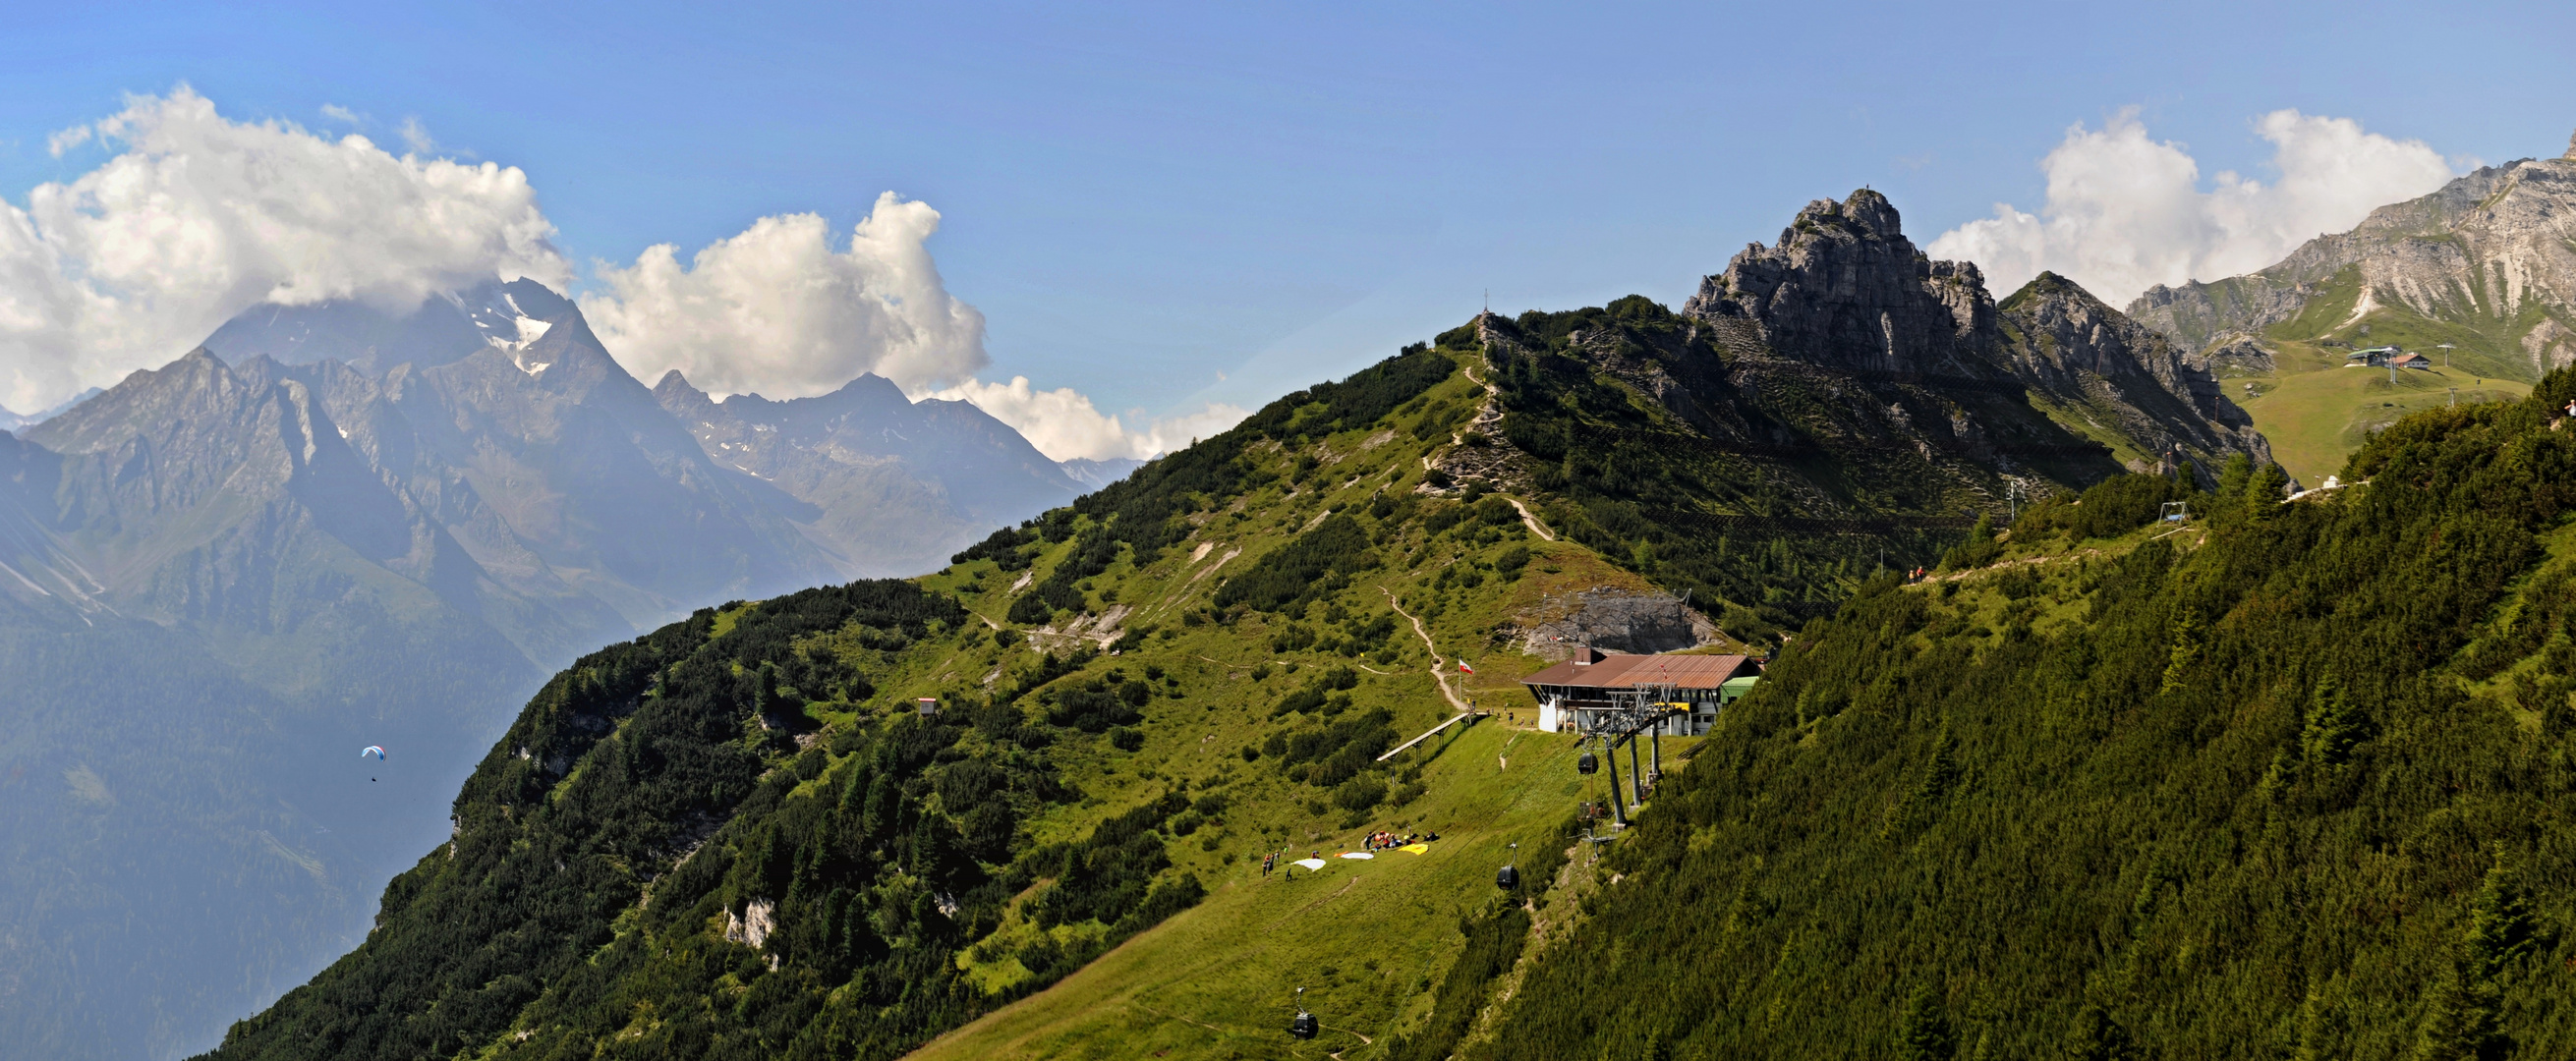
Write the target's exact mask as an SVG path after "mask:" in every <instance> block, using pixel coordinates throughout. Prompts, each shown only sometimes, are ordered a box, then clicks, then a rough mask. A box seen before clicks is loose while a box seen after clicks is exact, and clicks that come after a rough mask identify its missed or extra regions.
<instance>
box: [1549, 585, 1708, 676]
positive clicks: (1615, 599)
mask: <svg viewBox="0 0 2576 1061" xmlns="http://www.w3.org/2000/svg"><path fill="white" fill-rule="evenodd" d="M1548 604H1549V605H1550V606H1551V607H1558V608H1562V609H1563V611H1562V614H1560V615H1558V616H1556V617H1554V618H1548V619H1542V620H1539V621H1536V622H1532V623H1529V624H1528V625H1526V626H1524V627H1523V628H1522V629H1521V631H1520V636H1519V638H1518V639H1517V640H1518V641H1519V642H1520V646H1519V647H1520V650H1521V651H1523V652H1527V653H1530V654H1532V655H1535V656H1539V657H1541V658H1543V659H1547V660H1550V661H1555V660H1562V659H1565V658H1566V657H1567V656H1569V655H1571V654H1572V653H1573V651H1574V650H1575V649H1577V648H1582V647H1584V646H1587V645H1588V646H1591V647H1593V648H1599V649H1605V650H1608V651H1612V652H1638V653H1651V652H1673V651H1678V650H1680V649H1685V648H1691V647H1694V646H1697V645H1700V644H1704V643H1706V642H1708V641H1710V640H1712V639H1713V638H1714V637H1715V635H1716V633H1717V628H1716V627H1715V626H1713V625H1711V624H1710V623H1709V621H1708V620H1706V619H1704V618H1701V617H1700V615H1699V613H1697V612H1694V611H1691V610H1690V609H1689V608H1688V607H1687V606H1685V605H1683V604H1682V600H1681V598H1679V597H1676V596H1673V595H1672V594H1669V593H1660V592H1643V593H1641V592H1638V591H1635V590H1626V589H1614V588H1608V587H1604V588H1601V589H1587V590H1583V591H1581V592H1579V593H1576V594H1573V595H1572V599H1571V600H1564V601H1557V600H1551V601H1549V602H1548Z"/></svg>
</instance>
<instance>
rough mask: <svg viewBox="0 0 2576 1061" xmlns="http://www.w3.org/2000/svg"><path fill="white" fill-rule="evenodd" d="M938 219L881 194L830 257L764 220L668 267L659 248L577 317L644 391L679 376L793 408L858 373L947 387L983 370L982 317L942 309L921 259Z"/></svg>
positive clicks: (919, 206)
mask: <svg viewBox="0 0 2576 1061" xmlns="http://www.w3.org/2000/svg"><path fill="white" fill-rule="evenodd" d="M937 231H939V211H937V210H933V209H931V208H930V206H929V204H927V203H920V202H905V201H903V200H902V199H901V198H900V197H898V196H897V195H895V193H893V192H887V193H885V194H884V195H881V196H878V197H877V202H876V208H875V209H874V210H873V211H871V212H870V213H869V214H868V217H867V220H864V221H861V222H859V224H858V227H857V228H856V229H854V230H852V232H851V233H850V241H849V245H848V248H847V249H845V250H837V251H836V250H834V249H833V247H832V238H831V236H832V234H831V231H830V228H829V226H828V225H827V224H826V223H825V222H824V220H823V219H822V218H821V217H820V216H817V215H814V214H791V215H787V216H783V217H764V218H761V219H760V220H758V221H755V222H752V224H751V227H750V228H747V229H744V230H743V232H742V234H740V235H737V236H732V237H729V238H726V239H721V240H718V241H716V242H714V243H711V244H708V245H707V246H706V247H705V248H704V249H701V250H699V251H698V252H697V253H696V254H694V255H691V256H690V259H689V264H688V265H686V266H683V265H681V264H680V257H679V248H677V247H675V246H672V245H671V244H667V243H665V244H661V245H659V246H655V247H650V248H647V249H646V250H645V251H644V253H643V254H642V255H640V256H638V257H637V258H636V259H635V264H633V265H629V266H624V267H620V266H615V265H610V264H606V263H601V264H599V265H597V266H595V271H596V273H597V275H598V278H599V281H600V285H601V290H599V291H597V292H594V293H592V294H588V295H584V296H582V297H581V299H580V303H581V312H582V314H583V315H584V316H586V317H588V318H590V326H591V328H592V329H593V330H594V331H597V332H598V333H599V338H600V340H601V341H602V342H605V343H607V344H608V347H609V349H611V350H613V351H616V353H617V359H618V360H619V361H621V362H624V363H625V365H626V367H627V368H628V369H629V370H632V371H633V372H634V373H635V374H636V375H637V376H638V377H640V378H643V379H654V378H656V377H659V376H660V375H661V374H662V373H664V372H666V371H669V370H671V369H675V368H676V369H679V370H680V373H681V374H682V375H685V376H687V377H688V378H689V382H691V383H694V384H696V385H697V386H699V387H700V388H702V389H705V390H708V391H712V392H715V393H720V394H740V393H745V392H750V391H758V392H760V393H761V394H764V395H767V396H769V397H772V398H801V397H805V396H808V395H814V394H822V393H826V392H828V391H831V390H834V389H836V388H838V387H840V386H841V385H842V384H844V383H847V382H849V381H850V380H851V379H853V378H855V377H857V376H858V375H859V374H860V373H862V372H874V373H876V374H877V375H880V376H884V377H886V378H887V379H890V380H893V381H894V382H895V383H896V384H897V385H899V386H901V387H903V388H904V390H906V391H908V392H919V391H922V390H925V389H937V388H940V387H947V386H953V385H956V384H957V383H959V382H961V381H963V380H966V379H968V378H971V377H972V376H973V375H974V374H975V372H976V371H977V370H979V369H982V368H983V367H984V366H985V364H986V363H987V359H986V358H985V356H984V315H983V314H982V313H979V312H977V311H976V309H975V307H973V306H970V305H967V304H966V303H964V302H961V301H959V300H958V299H957V298H956V297H954V296H952V295H950V294H949V293H948V290H947V288H946V286H945V285H943V284H942V283H941V281H940V277H939V267H938V266H937V265H936V264H935V263H933V262H932V261H931V257H930V250H929V247H928V246H927V243H928V240H929V239H930V236H931V234H932V233H935V232H937Z"/></svg>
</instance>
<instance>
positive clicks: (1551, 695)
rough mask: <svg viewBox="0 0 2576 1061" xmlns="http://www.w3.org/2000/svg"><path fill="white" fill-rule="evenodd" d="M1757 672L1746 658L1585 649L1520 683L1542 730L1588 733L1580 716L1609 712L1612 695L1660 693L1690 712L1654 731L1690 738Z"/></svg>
mask: <svg viewBox="0 0 2576 1061" xmlns="http://www.w3.org/2000/svg"><path fill="white" fill-rule="evenodd" d="M1761 672H1762V668H1761V665H1760V664H1758V663H1756V662H1754V660H1753V657H1751V656H1732V655H1730V656H1710V655H1694V654H1682V653H1658V654H1656V655H1651V656H1645V655H1625V654H1613V653H1607V652H1603V651H1601V650H1599V649H1595V648H1590V647H1586V648H1579V649H1576V650H1575V651H1574V658H1572V659H1569V660H1566V661H1565V662H1563V663H1559V664H1557V665H1555V666H1553V667H1549V668H1547V669H1546V670H1542V671H1540V672H1538V673H1536V674H1532V675H1530V676H1529V677H1527V678H1523V679H1521V684H1523V685H1526V686H1528V687H1529V691H1530V695H1532V696H1535V697H1537V698H1538V705H1539V706H1538V728H1539V729H1540V731H1542V732H1546V733H1557V732H1561V731H1563V730H1568V729H1571V730H1573V731H1574V732H1577V733H1583V732H1588V731H1589V726H1588V725H1587V723H1586V721H1585V716H1586V714H1587V713H1589V712H1596V711H1607V710H1610V708H1611V696H1612V695H1613V694H1616V693H1634V692H1645V691H1655V690H1662V691H1663V696H1664V699H1665V702H1669V703H1686V704H1689V705H1690V714H1689V715H1687V716H1676V717H1674V718H1672V719H1669V720H1666V721H1665V722H1663V723H1661V724H1660V725H1659V727H1658V729H1657V732H1659V733H1662V734H1664V735H1666V736H1674V737H1696V736H1699V735H1700V734H1703V733H1706V732H1708V729H1709V727H1710V726H1712V725H1715V724H1716V723H1717V712H1718V709H1719V708H1721V707H1724V706H1725V705H1727V704H1729V703H1732V702H1734V701H1735V699H1736V698H1737V697H1740V696H1743V695H1744V694H1746V693H1748V692H1751V691H1753V683H1754V682H1756V681H1758V680H1760V675H1761Z"/></svg>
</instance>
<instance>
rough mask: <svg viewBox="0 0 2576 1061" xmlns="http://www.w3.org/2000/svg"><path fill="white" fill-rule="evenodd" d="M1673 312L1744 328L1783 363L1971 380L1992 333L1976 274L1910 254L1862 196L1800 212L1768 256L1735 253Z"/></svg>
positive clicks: (1891, 212)
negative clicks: (1738, 321) (1752, 329)
mask: <svg viewBox="0 0 2576 1061" xmlns="http://www.w3.org/2000/svg"><path fill="white" fill-rule="evenodd" d="M1682 312H1683V313H1684V314H1685V315H1688V316H1692V317H1698V318H1702V319H1709V320H1715V319H1721V318H1729V317H1734V318H1742V319H1745V320H1749V321H1751V322H1752V323H1753V324H1754V325H1755V326H1756V327H1757V328H1758V329H1759V331H1760V333H1761V337H1762V340H1763V341H1764V342H1765V343H1767V344H1768V345H1769V346H1770V347H1771V349H1772V350H1773V352H1775V353H1777V354H1779V355H1781V356H1784V357H1790V358H1795V359H1797V360H1801V361H1807V362H1810V363H1813V364H1818V365H1827V366H1833V367H1840V368H1847V369H1859V370H1866V371H1880V372H1897V373H1909V374H1921V373H1942V374H1967V375H1973V374H1975V370H1974V369H1973V368H1972V367H1971V366H1970V363H1969V362H1970V361H1971V360H1973V359H1974V358H1975V355H1976V354H1977V352H1978V350H1979V349H1980V348H1982V347H1984V346H1986V345H1989V344H1990V343H1991V340H1992V332H1993V325H1994V300H1993V299H1992V298H1991V297H1990V296H1989V295H1988V294H1987V293H1986V286H1985V277H1984V275H1983V274H1981V273H1979V272H1978V271H1977V267H1976V266H1975V265H1974V264H1971V263H1967V262H1936V261H1933V260H1931V259H1930V258H1929V257H1927V256H1926V255H1924V254H1923V252H1922V251H1920V250H1917V249H1916V248H1915V246H1914V243H1913V241H1911V240H1908V239H1906V238H1905V231H1904V226H1903V223H1902V220H1901V219H1900V218H1899V216H1898V214H1897V211H1896V207H1895V206H1894V205H1893V204H1891V203H1889V202H1888V201H1887V197H1886V196H1884V195H1880V194H1879V193H1877V192H1875V191H1872V190H1870V189H1867V188H1863V189H1861V190H1859V191H1856V192H1853V193H1852V194H1851V196H1850V197H1849V198H1846V199H1844V200H1843V201H1841V202H1835V201H1833V200H1830V199H1819V200H1816V201H1815V202H1812V203H1809V204H1807V206H1806V208H1805V209H1802V210H1800V211H1798V216H1797V218H1796V219H1795V220H1793V221H1791V222H1790V224H1789V227H1788V228H1786V229H1783V230H1781V232H1780V242H1779V244H1778V245H1777V246H1773V247H1764V246H1763V245H1761V244H1759V243H1756V244H1753V245H1751V246H1748V247H1746V248H1745V249H1744V250H1743V252H1741V253H1739V254H1737V255H1736V256H1735V257H1734V259H1733V260H1731V261H1729V262H1728V263H1727V267H1726V272H1724V273H1721V274H1719V275H1716V276H1711V277H1707V278H1705V279H1703V280H1701V281H1700V288H1699V293H1698V294H1695V295H1693V296H1691V299H1690V301H1688V302H1686V303H1684V304H1683V306H1682Z"/></svg>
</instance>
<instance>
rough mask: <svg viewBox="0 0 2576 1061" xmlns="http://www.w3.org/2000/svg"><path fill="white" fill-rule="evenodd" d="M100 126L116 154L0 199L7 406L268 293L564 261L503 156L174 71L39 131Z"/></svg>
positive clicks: (60, 389)
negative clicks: (466, 159)
mask: <svg viewBox="0 0 2576 1061" xmlns="http://www.w3.org/2000/svg"><path fill="white" fill-rule="evenodd" d="M93 140H94V141H97V142H98V143H101V144H106V145H111V146H121V148H122V150H121V151H120V152H119V153H118V154H116V155H114V156H113V157H111V158H109V159H108V160H107V161H106V162H104V163H103V164H101V165H100V166H99V167H98V168H97V169H94V170H91V171H90V172H88V173H86V174H84V175H82V176H81V177H79V178H78V179H76V180H73V181H71V182H70V183H68V184H60V183H47V184H43V185H39V186H38V187H36V188H35V189H34V190H33V191H32V192H30V193H28V196H27V203H26V206H25V207H24V208H21V207H19V206H17V205H14V204H11V203H7V202H5V201H0V405H7V406H9V407H12V408H19V409H29V408H39V407H42V406H46V405H50V404H53V402H55V401H57V400H59V399H61V398H63V397H65V396H67V395H69V394H71V393H73V392H74V391H77V390H79V389H80V388H81V387H82V386H84V385H89V384H105V383H112V382H114V381H115V380H116V379H118V378H121V377H122V376H123V375H124V374H125V373H127V372H130V371H133V370H135V369H139V368H147V367H152V366H156V365H160V364H163V363H165V362H167V361H169V360H170V359H171V358H173V357H175V356H177V355H178V354H180V353H183V352H185V351H186V350H187V349H188V347H189V346H191V345H193V344H195V343H196V342H197V341H198V340H200V339H203V338H205V336H206V335H207V334H208V333H210V332H212V331H213V330H214V329H215V327H216V326H217V325H220V324H222V323H223V322H224V321H225V320H227V319H230V318H231V317H232V316H233V315H234V314H237V313H240V312H241V311H243V310H245V309H248V308H250V307H252V306H254V305H259V304H261V303H275V304H280V305H309V304H312V303H315V302H322V301H326V300H331V299H358V300H363V301H366V302H368V303H371V304H374V305H378V306H382V307H385V308H389V309H395V310H401V309H407V308H409V307H411V306H416V305H418V304H419V303H420V301H421V299H423V298H425V297H427V296H428V295H430V294H432V293H435V292H439V291H447V290H452V289H455V288H459V287H464V286H467V285H469V284H472V283H474V282H476V281H478V280H481V279H484V278H487V277H495V276H497V277H501V278H512V277H518V276H527V277H532V278H534V279H537V280H540V281H543V282H545V283H548V284H552V285H555V286H558V287H561V286H563V285H565V284H566V283H567V282H569V281H570V279H571V277H572V270H571V268H570V266H569V263H567V262H566V261H565V259H564V257H563V256H562V255H561V254H560V253H558V252H557V251H556V250H555V248H554V246H553V244H552V243H551V240H552V238H553V236H554V231H555V230H554V226H553V224H552V223H550V222H548V221H547V220H546V218H545V216H544V214H542V213H541V212H539V210H538V209H537V204H536V193H535V190H534V189H533V188H531V187H530V186H529V184H528V179H527V175H526V174H524V173H522V172H520V171H519V170H518V169H515V168H511V167H504V166H498V165H493V164H490V163H484V164H481V165H465V164H461V163H457V162H453V161H449V160H445V159H424V158H419V157H416V156H414V155H404V156H401V157H397V156H395V155H393V154H391V153H389V152H387V151H385V150H384V149H382V148H379V147H377V146H376V145H375V144H374V143H373V142H372V141H369V140H368V139H367V138H366V137H363V136H355V135H352V136H345V137H341V138H339V139H336V140H335V139H326V138H323V137H320V136H317V135H314V134H312V133H310V132H307V131H305V130H304V129H303V128H301V127H299V126H296V125H294V124H292V123H289V122H281V121H267V122H257V123H245V122H233V121H228V120H226V119H225V118H223V117H222V116H220V115H218V114H216V113H215V107H214V104H213V103H211V102H209V101H208V100H206V99H205V98H204V97H201V96H199V95H197V94H196V93H195V92H193V91H191V90H189V89H188V88H186V87H184V86H183V87H181V88H179V89H177V90H175V91H173V92H171V93H170V94H169V95H167V96H162V97H150V96H138V97H132V98H129V99H128V100H127V101H126V107H125V109H124V110H123V111H121V112H119V113H118V114H116V115H114V116H112V117H109V118H107V119H105V120H103V121H100V122H96V123H93V124H91V125H85V126H80V127H76V128H74V129H67V130H63V131H61V132H58V133H55V134H54V135H53V136H51V137H50V138H48V147H49V148H50V149H51V150H53V151H55V152H57V153H62V152H70V151H75V150H79V149H82V148H83V147H84V145H86V144H88V143H90V142H91V141H93Z"/></svg>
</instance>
